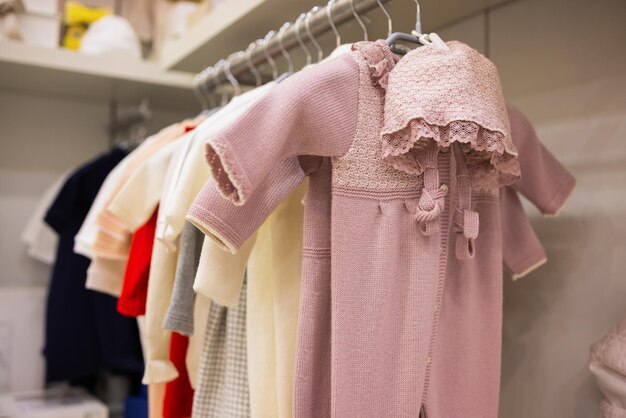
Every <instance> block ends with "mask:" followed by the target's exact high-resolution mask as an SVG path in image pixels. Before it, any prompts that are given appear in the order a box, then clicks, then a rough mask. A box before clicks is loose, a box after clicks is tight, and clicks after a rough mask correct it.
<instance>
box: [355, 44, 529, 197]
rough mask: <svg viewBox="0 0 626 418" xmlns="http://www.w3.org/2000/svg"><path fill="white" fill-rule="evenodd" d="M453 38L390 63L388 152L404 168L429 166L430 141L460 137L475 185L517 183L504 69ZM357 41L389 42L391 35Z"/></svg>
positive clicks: (442, 142) (379, 46) (490, 186)
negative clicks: (423, 156)
mask: <svg viewBox="0 0 626 418" xmlns="http://www.w3.org/2000/svg"><path fill="white" fill-rule="evenodd" d="M447 45H448V48H449V49H440V48H434V47H426V48H423V47H422V48H417V49H415V50H413V51H411V52H409V53H408V54H407V55H406V56H405V57H404V58H403V59H402V60H401V61H400V62H398V63H397V64H396V67H397V68H395V67H393V66H392V65H391V63H389V64H387V65H386V68H387V69H388V71H389V72H390V73H389V76H388V79H389V80H388V82H387V83H385V84H386V86H385V89H386V94H385V104H384V106H385V122H384V126H383V128H382V155H383V160H385V161H387V162H388V163H389V164H391V165H392V166H394V167H395V168H397V169H398V170H402V171H406V172H409V173H422V172H423V171H424V167H423V165H422V164H421V163H420V159H421V158H420V157H421V154H422V153H423V150H424V148H425V146H426V144H427V143H428V142H429V141H434V142H435V143H437V145H438V146H439V147H448V146H450V145H451V144H453V143H460V144H464V145H465V146H464V151H465V152H466V153H467V154H468V156H467V157H466V159H467V160H468V164H469V171H470V173H469V174H470V176H471V179H472V185H473V186H475V187H478V188H484V189H493V188H497V187H499V186H501V185H502V184H511V183H513V182H515V181H516V180H517V179H518V178H519V165H518V164H517V162H516V159H515V157H516V156H517V150H516V149H515V146H514V145H513V143H512V141H511V135H510V127H509V119H508V116H507V111H506V106H505V102H504V97H503V95H502V88H501V86H500V80H499V77H498V72H497V70H496V68H495V66H494V65H493V64H492V63H491V61H489V60H488V59H487V58H485V57H484V56H482V55H481V54H480V53H478V52H477V51H475V50H474V49H472V48H470V47H468V46H467V45H464V44H462V43H460V42H448V44H447ZM354 48H355V49H361V48H367V50H368V51H369V50H372V49H374V50H375V52H378V50H380V49H383V50H388V46H387V44H386V43H385V42H384V41H377V42H375V43H373V44H372V43H357V44H355V46H354ZM368 54H369V52H368ZM379 55H380V52H378V53H376V54H375V56H376V57H378V56H379ZM366 59H367V58H366ZM368 62H370V63H371V58H370V59H369V61H368ZM385 62H389V59H388V58H386V59H385ZM392 62H393V61H392ZM370 65H371V64H370Z"/></svg>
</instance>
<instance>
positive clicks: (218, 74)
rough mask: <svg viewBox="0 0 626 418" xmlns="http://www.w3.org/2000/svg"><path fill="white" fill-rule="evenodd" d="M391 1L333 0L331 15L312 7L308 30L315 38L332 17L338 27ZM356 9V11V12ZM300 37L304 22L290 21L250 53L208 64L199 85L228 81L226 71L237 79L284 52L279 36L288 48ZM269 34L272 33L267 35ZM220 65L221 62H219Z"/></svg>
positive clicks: (203, 87) (304, 35)
mask: <svg viewBox="0 0 626 418" xmlns="http://www.w3.org/2000/svg"><path fill="white" fill-rule="evenodd" d="M390 1H391V0H360V1H357V0H337V1H332V0H331V3H332V6H331V7H332V13H331V16H330V18H329V14H328V11H327V7H326V6H324V7H319V8H317V9H316V8H314V9H312V11H311V12H312V13H311V16H310V17H307V19H308V25H309V30H310V32H311V34H312V35H313V36H314V37H317V36H319V35H322V34H324V33H326V32H328V31H329V30H331V29H332V25H331V23H330V22H331V19H332V22H333V24H334V25H335V26H339V25H341V24H342V23H345V22H347V21H349V20H352V19H355V18H356V16H355V13H356V15H362V14H364V13H367V12H369V11H370V10H373V9H376V8H380V7H381V4H382V3H388V2H390ZM353 9H354V11H353ZM298 30H299V32H300V37H301V39H303V40H305V41H306V40H307V39H308V36H307V33H306V27H305V21H302V22H300V24H298V22H296V23H293V24H290V25H289V27H288V28H287V29H286V30H284V33H282V34H281V33H280V32H278V33H275V34H274V35H273V36H271V37H266V39H259V40H257V41H256V42H255V43H254V44H255V47H254V48H253V49H252V50H251V51H250V52H249V53H246V52H243V51H239V52H237V53H234V54H232V55H230V56H229V57H228V58H227V59H226V60H225V61H224V62H223V63H222V64H221V65H216V66H215V67H208V68H206V69H205V70H203V71H202V72H200V73H198V74H197V75H196V88H198V89H199V90H204V91H209V90H211V89H213V88H215V87H217V86H219V85H220V84H223V83H225V82H228V76H227V72H229V73H230V74H232V76H233V77H235V78H237V76H238V75H241V74H243V73H250V72H251V69H250V65H252V66H253V67H255V68H256V67H258V66H259V65H260V64H263V63H266V62H268V59H267V57H268V56H270V57H272V58H274V57H276V56H278V55H281V54H282V51H281V46H280V39H282V46H283V47H284V49H285V50H290V49H293V48H295V47H299V46H300V44H299V41H298V35H297V32H296V31H298ZM268 35H269V34H268ZM218 64H219V63H218Z"/></svg>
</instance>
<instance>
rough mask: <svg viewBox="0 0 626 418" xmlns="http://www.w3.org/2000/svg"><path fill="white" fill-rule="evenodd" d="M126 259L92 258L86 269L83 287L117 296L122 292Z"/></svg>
mask: <svg viewBox="0 0 626 418" xmlns="http://www.w3.org/2000/svg"><path fill="white" fill-rule="evenodd" d="M125 269H126V260H108V259H102V258H98V257H96V258H94V259H93V260H92V262H91V265H90V266H89V268H88V269H87V281H86V283H85V287H86V288H87V289H89V290H95V291H96V292H101V293H106V294H108V295H111V296H114V297H119V295H120V294H121V293H122V284H123V281H124V270H125Z"/></svg>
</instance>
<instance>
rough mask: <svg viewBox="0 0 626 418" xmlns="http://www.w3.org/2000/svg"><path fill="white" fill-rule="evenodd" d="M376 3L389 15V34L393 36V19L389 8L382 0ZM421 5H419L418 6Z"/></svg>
mask: <svg viewBox="0 0 626 418" xmlns="http://www.w3.org/2000/svg"><path fill="white" fill-rule="evenodd" d="M376 3H378V5H379V6H380V8H381V9H382V11H383V13H384V14H385V16H387V36H391V34H392V33H393V20H392V19H391V15H390V14H389V10H387V8H386V7H385V5H384V4H383V2H382V1H381V0H376ZM418 7H419V6H418Z"/></svg>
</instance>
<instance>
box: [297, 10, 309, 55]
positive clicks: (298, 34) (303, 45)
mask: <svg viewBox="0 0 626 418" xmlns="http://www.w3.org/2000/svg"><path fill="white" fill-rule="evenodd" d="M305 18H306V14H304V13H301V14H300V16H298V18H297V19H296V39H297V40H298V43H299V44H300V47H301V48H302V50H303V51H304V53H305V55H306V65H310V64H311V59H312V58H311V51H310V50H309V47H307V46H306V43H304V41H303V40H302V37H301V36H300V26H301V25H302V21H303V20H304V19H305Z"/></svg>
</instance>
